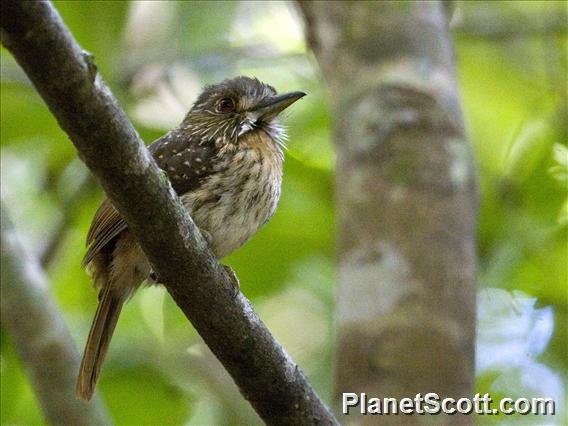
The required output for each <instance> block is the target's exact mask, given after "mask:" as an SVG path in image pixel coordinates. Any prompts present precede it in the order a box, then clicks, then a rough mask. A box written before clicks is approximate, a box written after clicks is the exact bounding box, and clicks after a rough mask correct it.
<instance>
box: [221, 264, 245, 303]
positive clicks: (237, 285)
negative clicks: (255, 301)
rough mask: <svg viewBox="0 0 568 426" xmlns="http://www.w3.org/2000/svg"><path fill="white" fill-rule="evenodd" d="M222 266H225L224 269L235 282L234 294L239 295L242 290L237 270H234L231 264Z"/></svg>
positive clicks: (233, 282) (232, 282)
mask: <svg viewBox="0 0 568 426" xmlns="http://www.w3.org/2000/svg"><path fill="white" fill-rule="evenodd" d="M221 266H222V267H223V269H224V270H225V272H226V273H227V276H228V277H229V280H230V281H231V284H233V290H234V292H235V294H234V295H233V296H234V297H237V295H238V294H239V291H240V290H241V282H240V281H239V278H238V277H237V274H235V271H233V268H231V267H230V266H228V265H221Z"/></svg>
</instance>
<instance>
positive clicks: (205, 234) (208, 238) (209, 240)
mask: <svg viewBox="0 0 568 426" xmlns="http://www.w3.org/2000/svg"><path fill="white" fill-rule="evenodd" d="M199 232H201V235H203V238H205V241H206V242H207V245H208V246H209V247H211V243H212V242H213V237H212V236H211V233H210V232H209V231H206V230H205V229H201V228H199Z"/></svg>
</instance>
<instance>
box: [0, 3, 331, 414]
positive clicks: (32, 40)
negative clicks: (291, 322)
mask: <svg viewBox="0 0 568 426" xmlns="http://www.w3.org/2000/svg"><path fill="white" fill-rule="evenodd" d="M1 31H2V43H3V44H4V45H5V46H6V48H7V49H8V50H9V51H10V52H11V53H12V54H13V55H14V57H15V58H16V60H17V61H18V63H19V64H20V66H21V67H22V68H23V69H24V71H25V72H26V74H27V75H28V77H29V78H30V80H31V81H32V83H33V84H34V86H35V87H36V89H37V90H38V92H39V93H40V95H41V96H42V98H43V99H44V100H45V102H46V104H47V105H48V107H49V109H50V110H51V112H52V113H53V115H54V116H55V118H56V119H57V121H58V122H59V124H60V126H61V127H62V128H63V130H65V132H66V133H67V134H68V135H69V137H70V138H71V141H72V142H73V144H74V145H75V147H76V148H77V149H78V151H79V156H80V157H81V158H82V159H83V161H85V163H86V164H87V166H88V167H89V169H90V170H91V171H92V172H93V174H94V175H95V176H96V177H97V178H98V180H99V181H100V183H101V185H102V186H103V187H104V189H105V191H106V193H107V195H108V196H109V198H110V199H111V200H112V202H113V204H114V205H115V206H116V207H117V209H118V210H119V211H120V213H121V214H122V216H123V217H124V218H125V219H126V221H127V222H128V225H129V228H130V229H131V230H132V232H133V233H134V235H135V236H136V237H137V239H138V241H139V243H140V246H141V247H142V249H143V250H144V252H145V254H146V255H147V256H148V259H149V260H150V262H151V264H152V266H153V268H154V270H155V271H156V273H157V275H158V276H159V277H160V279H161V281H163V283H164V285H165V286H166V288H167V290H168V292H169V293H170V294H171V296H172V297H173V298H174V300H175V302H176V303H177V305H178V306H179V307H180V308H181V309H182V311H183V312H184V314H185V315H186V316H187V318H188V319H189V320H190V321H191V323H192V324H193V326H194V327H195V329H196V330H197V331H198V333H199V334H200V335H201V337H202V338H203V340H204V341H205V342H206V343H207V345H208V346H209V347H210V348H211V350H212V352H213V353H214V354H215V356H217V357H218V358H219V360H220V361H221V363H222V364H223V366H224V367H225V368H226V369H227V371H228V372H229V374H230V375H231V376H232V377H233V379H234V380H235V382H236V383H237V385H238V386H239V389H240V391H241V393H242V394H243V396H244V397H245V398H246V399H247V400H248V401H249V402H250V403H251V405H252V406H253V408H254V409H255V410H256V411H257V413H258V414H259V415H260V417H261V418H262V419H263V420H264V421H266V422H267V423H269V424H294V425H300V424H314V423H322V424H332V423H335V422H336V421H335V419H334V418H333V415H332V414H331V413H330V412H329V410H328V409H327V407H326V406H325V404H323V403H322V401H321V400H320V398H319V397H318V395H317V394H316V393H315V391H314V390H313V388H312V387H311V386H310V384H309V383H308V381H307V380H306V378H305V376H304V374H303V373H302V371H301V370H300V369H299V368H298V366H297V365H296V364H295V363H294V362H293V361H292V359H290V357H289V356H288V354H287V353H286V352H285V351H284V350H283V349H282V347H281V346H280V345H279V344H278V342H276V340H275V339H274V337H273V336H272V335H271V334H270V332H269V331H268V329H267V328H266V326H265V325H264V324H263V323H262V321H261V320H260V318H259V317H258V316H257V315H256V313H255V312H254V311H253V309H252V307H251V305H250V302H249V301H248V300H247V299H246V298H245V297H244V296H243V295H242V294H240V293H239V294H238V295H237V296H235V294H234V293H235V291H234V287H233V286H234V284H233V282H232V280H231V277H229V275H228V274H227V272H226V271H225V269H224V268H223V267H221V265H220V264H219V263H218V262H217V260H216V259H215V257H214V256H213V254H212V253H211V251H210V250H209V249H208V247H207V243H206V242H205V240H204V239H203V237H202V236H201V234H200V233H199V231H198V229H197V227H196V226H195V224H194V223H193V221H192V220H191V218H190V217H189V215H188V214H187V212H186V211H185V209H184V208H183V206H182V204H181V202H180V201H179V199H178V197H177V196H176V194H175V193H174V191H173V190H172V189H171V185H170V183H169V181H168V180H167V178H166V177H165V175H164V173H162V172H161V171H160V170H159V168H158V166H157V165H156V163H155V162H154V160H153V159H152V157H151V155H150V154H149V152H148V150H147V149H146V148H145V147H144V145H143V143H142V141H141V140H140V137H139V136H138V134H137V133H136V131H135V130H134V128H133V126H132V124H131V123H130V121H129V120H128V118H127V117H126V115H125V113H124V111H123V110H122V109H121V108H120V106H119V105H118V103H117V101H116V100H115V98H114V97H113V95H112V94H111V92H110V90H109V88H108V86H107V85H106V84H105V82H104V80H103V79H102V78H101V76H100V75H99V73H98V72H97V69H96V66H95V63H94V59H93V56H92V55H90V54H88V53H86V52H84V51H83V50H82V49H81V48H80V47H79V45H78V44H77V42H76V41H75V40H74V39H73V37H72V35H71V34H70V33H69V31H68V30H67V28H66V27H65V25H64V24H63V22H62V21H61V18H60V16H59V15H58V14H57V12H56V10H55V9H54V8H53V7H52V5H51V4H50V3H48V2H39V1H33V2H32V1H30V2H20V1H17V0H4V1H3V4H2V15H1Z"/></svg>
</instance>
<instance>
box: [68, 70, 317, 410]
mask: <svg viewBox="0 0 568 426" xmlns="http://www.w3.org/2000/svg"><path fill="white" fill-rule="evenodd" d="M305 95H306V94H305V93H304V92H300V91H297V92H289V93H285V94H280V95H279V94H278V93H277V92H276V90H275V89H274V87H273V86H270V85H268V84H265V83H262V82H261V81H260V80H258V79H257V78H251V77H246V76H239V77H235V78H232V79H226V80H224V81H222V82H220V83H218V84H213V85H209V86H205V88H204V89H203V91H202V92H201V93H200V95H199V96H198V97H197V100H196V101H195V102H194V104H193V106H192V107H191V109H190V110H189V112H188V113H187V115H186V116H185V118H184V119H183V121H182V122H181V123H180V124H179V125H178V126H177V127H176V128H174V129H173V130H171V131H170V132H168V133H167V134H165V135H164V136H162V137H161V138H159V139H157V140H156V141H154V142H153V143H152V144H150V145H149V146H148V149H149V151H150V153H151V154H152V156H153V158H154V160H155V161H156V163H157V164H158V166H159V167H160V168H161V169H162V170H163V171H164V172H165V173H166V174H167V176H168V178H169V180H170V182H171V185H172V187H173V189H174V190H175V191H176V193H177V195H178V196H179V197H180V199H181V201H182V204H183V206H184V207H185V208H186V209H187V211H188V213H189V214H190V216H191V217H192V219H193V221H194V222H195V224H196V225H197V226H198V227H199V229H200V230H201V232H202V234H203V236H204V237H205V239H206V241H207V242H208V244H209V248H210V249H211V250H212V252H213V254H214V255H215V256H216V257H217V258H218V259H222V258H223V257H225V256H227V255H229V254H230V253H232V252H233V251H235V250H236V249H238V248H239V247H241V246H242V245H243V244H244V243H245V242H246V241H247V240H249V239H250V238H251V237H252V236H253V235H254V234H255V233H256V232H257V231H258V230H259V229H260V228H261V227H262V226H263V225H265V224H266V223H267V222H268V221H269V219H270V218H271V217H272V215H273V214H274V211H275V209H276V206H277V204H278V201H279V198H280V193H281V184H282V172H283V162H284V149H285V148H286V140H287V136H286V132H285V128H284V127H283V126H282V125H281V124H280V121H279V116H280V114H281V112H282V111H284V110H285V109H286V108H288V107H289V106H290V105H292V104H293V103H294V102H296V101H297V100H299V99H301V98H302V97H304V96H305ZM86 243H87V251H86V254H85V257H84V259H83V263H82V265H83V266H84V267H85V269H86V270H87V272H88V273H89V275H90V276H91V278H92V281H93V284H94V286H95V288H96V289H97V290H98V292H99V293H98V298H99V302H98V306H97V310H96V313H95V317H94V319H93V322H92V325H91V329H90V331H89V335H88V338H87V342H86V345H85V350H84V353H83V358H82V361H81V365H80V368H79V374H78V378H77V384H76V388H75V391H76V394H77V396H78V397H79V398H80V399H83V400H85V401H89V400H90V399H91V398H92V396H93V393H94V391H95V388H96V384H97V381H98V379H99V375H100V372H101V367H102V364H103V361H104V359H105V356H106V353H107V351H108V348H109V344H110V341H111V338H112V334H113V332H114V329H115V327H116V324H117V321H118V318H119V315H120V312H121V309H122V307H123V305H124V303H126V302H127V301H128V300H129V299H130V297H131V296H132V294H133V293H134V292H135V291H136V290H137V289H138V288H139V287H140V286H142V285H143V284H146V285H151V284H156V282H155V281H156V280H157V277H156V276H155V274H154V273H153V271H152V268H151V266H150V263H149V261H148V259H147V258H146V256H145V255H144V253H143V251H142V249H141V248H140V246H139V245H138V243H137V241H136V238H135V237H134V235H133V234H132V233H131V231H130V230H129V229H128V224H127V223H126V221H125V220H124V219H123V218H122V216H121V215H120V213H119V212H118V210H116V208H115V207H114V206H113V205H112V202H111V201H110V200H109V199H108V198H106V199H104V200H103V201H102V203H101V205H100V207H99V208H98V210H97V211H96V213H95V215H94V217H93V220H92V223H91V226H90V228H89V231H88V233H87V238H86ZM237 282H238V281H237Z"/></svg>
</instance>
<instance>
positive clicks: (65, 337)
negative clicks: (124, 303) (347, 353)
mask: <svg viewBox="0 0 568 426" xmlns="http://www.w3.org/2000/svg"><path fill="white" fill-rule="evenodd" d="M1 216H2V235H1V261H2V275H1V279H2V295H1V301H2V304H1V308H2V309H1V312H2V317H1V319H2V328H4V329H5V330H6V331H7V332H8V335H9V336H10V339H11V341H12V343H13V344H14V346H15V348H16V351H17V352H18V355H19V356H20V358H21V359H22V362H23V364H24V367H25V369H26V372H27V373H28V375H29V377H30V380H31V382H32V385H33V387H34V390H35V393H36V396H37V398H38V401H39V403H40V405H41V407H42V409H43V412H44V414H45V417H46V418H47V419H48V420H49V422H50V423H51V424H54V425H99V424H110V421H109V417H108V415H107V413H106V411H105V409H104V407H103V405H102V403H101V402H100V400H99V399H98V398H95V399H94V401H93V403H91V404H87V403H85V402H83V401H80V400H78V399H77V398H76V397H75V380H76V378H77V377H76V371H77V370H78V368H79V364H80V362H81V358H80V355H79V352H78V351H77V349H76V348H75V345H74V344H73V339H72V338H71V334H70V332H69V329H68V327H67V324H65V321H64V320H63V318H62V316H61V314H60V313H59V310H58V309H57V306H56V304H55V302H54V301H53V299H52V297H51V295H50V294H49V286H48V282H47V277H46V276H45V272H44V271H43V270H42V268H41V265H40V263H39V261H38V259H34V258H33V257H32V256H31V255H30V253H27V252H26V250H24V248H23V247H22V245H21V244H20V242H19V241H18V238H17V235H16V232H15V230H14V228H13V227H12V225H11V223H10V222H9V219H8V217H7V213H6V210H5V209H4V206H2V215H1ZM3 391H4V392H10V389H4V390H3Z"/></svg>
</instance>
